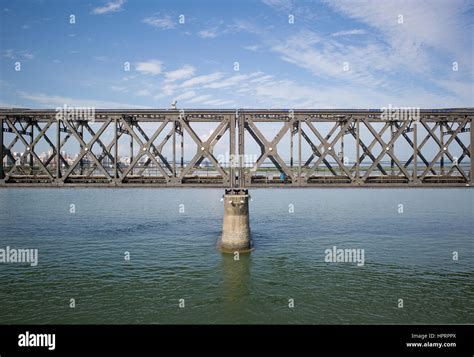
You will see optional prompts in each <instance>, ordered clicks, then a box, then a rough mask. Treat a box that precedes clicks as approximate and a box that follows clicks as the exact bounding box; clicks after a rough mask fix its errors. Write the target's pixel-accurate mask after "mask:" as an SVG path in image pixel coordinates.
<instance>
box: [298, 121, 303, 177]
mask: <svg viewBox="0 0 474 357" xmlns="http://www.w3.org/2000/svg"><path fill="white" fill-rule="evenodd" d="M301 159H302V157H301V120H300V119H299V118H298V185H302V181H303V179H302V177H301Z"/></svg>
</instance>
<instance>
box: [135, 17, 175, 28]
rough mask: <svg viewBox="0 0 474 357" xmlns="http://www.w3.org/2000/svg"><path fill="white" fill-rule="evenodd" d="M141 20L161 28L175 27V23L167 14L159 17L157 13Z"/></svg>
mask: <svg viewBox="0 0 474 357" xmlns="http://www.w3.org/2000/svg"><path fill="white" fill-rule="evenodd" d="M142 22H143V23H145V24H147V25H150V26H153V27H156V28H160V29H162V30H171V29H174V28H175V27H176V23H175V22H174V21H173V19H172V18H171V17H170V16H168V15H167V16H163V17H160V16H159V15H157V16H150V17H146V18H144V19H143V20H142Z"/></svg>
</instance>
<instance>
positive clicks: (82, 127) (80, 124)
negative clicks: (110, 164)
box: [79, 121, 94, 175]
mask: <svg viewBox="0 0 474 357" xmlns="http://www.w3.org/2000/svg"><path fill="white" fill-rule="evenodd" d="M79 136H80V137H81V139H84V123H83V122H82V121H81V122H79ZM79 167H80V171H81V175H84V160H83V159H82V158H81V160H80V161H79ZM93 172H94V170H92V172H91V174H92V173H93Z"/></svg>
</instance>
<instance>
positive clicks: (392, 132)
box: [390, 122, 395, 176]
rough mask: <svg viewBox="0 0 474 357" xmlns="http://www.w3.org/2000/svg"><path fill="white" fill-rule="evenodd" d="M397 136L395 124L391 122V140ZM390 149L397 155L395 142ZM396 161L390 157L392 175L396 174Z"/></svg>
mask: <svg viewBox="0 0 474 357" xmlns="http://www.w3.org/2000/svg"><path fill="white" fill-rule="evenodd" d="M394 135H395V129H394V125H393V122H390V140H392V139H393V136H394ZM390 149H391V150H392V152H393V153H395V142H393V144H392V145H390ZM394 171H395V161H394V160H393V157H390V175H392V176H393V175H394V174H395V172H394Z"/></svg>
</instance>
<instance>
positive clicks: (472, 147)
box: [469, 117, 474, 185]
mask: <svg viewBox="0 0 474 357" xmlns="http://www.w3.org/2000/svg"><path fill="white" fill-rule="evenodd" d="M472 124H474V118H473V117H471V126H470V127H469V130H470V132H471V142H470V143H469V144H470V145H469V149H470V153H469V166H470V169H471V170H470V174H469V177H470V184H471V185H472V184H474V177H473V176H474V163H473V160H474V130H473V129H474V128H473V127H472Z"/></svg>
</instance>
